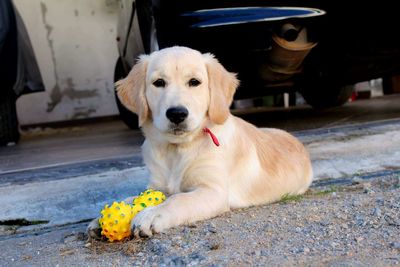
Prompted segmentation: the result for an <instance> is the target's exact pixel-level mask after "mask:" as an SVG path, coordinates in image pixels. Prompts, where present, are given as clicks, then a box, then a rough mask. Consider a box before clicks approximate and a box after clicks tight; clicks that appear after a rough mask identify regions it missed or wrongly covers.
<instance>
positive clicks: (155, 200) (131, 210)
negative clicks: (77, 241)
mask: <svg viewBox="0 0 400 267" xmlns="http://www.w3.org/2000/svg"><path fill="white" fill-rule="evenodd" d="M164 200H165V195H164V194H163V193H162V192H161V191H155V190H153V189H148V190H146V191H144V192H142V193H140V195H139V196H138V197H137V198H135V199H134V200H133V202H132V204H130V203H129V204H127V203H125V202H124V201H121V202H114V203H113V204H112V205H111V206H108V205H105V207H104V209H103V210H102V211H101V218H100V219H99V224H100V227H101V229H102V230H101V234H102V235H103V236H105V237H106V238H107V239H108V241H110V242H114V241H121V240H123V239H125V238H128V237H130V235H131V221H132V219H133V218H134V217H135V216H136V214H138V213H139V212H140V211H142V210H143V209H145V208H146V207H150V206H156V205H158V204H161V203H162V202H163V201H164Z"/></svg>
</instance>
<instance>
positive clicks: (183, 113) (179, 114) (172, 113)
mask: <svg viewBox="0 0 400 267" xmlns="http://www.w3.org/2000/svg"><path fill="white" fill-rule="evenodd" d="M165 115H166V116H167V118H168V119H169V120H170V122H172V123H174V124H176V125H178V124H180V123H181V122H183V121H184V120H185V119H186V118H187V117H188V115H189V111H188V110H187V108H185V107H182V106H178V107H172V108H169V109H167V112H166V114H165Z"/></svg>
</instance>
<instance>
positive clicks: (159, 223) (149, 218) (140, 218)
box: [131, 206, 172, 237]
mask: <svg viewBox="0 0 400 267" xmlns="http://www.w3.org/2000/svg"><path fill="white" fill-rule="evenodd" d="M171 226H172V225H171V219H170V213H169V212H167V211H166V210H165V208H164V207H163V206H155V207H148V208H146V209H144V210H143V211H141V212H139V213H138V214H137V215H136V217H135V218H134V219H133V220H132V223H131V229H132V235H134V236H135V237H149V236H152V235H153V234H154V233H159V232H162V231H163V230H165V229H168V228H170V227H171Z"/></svg>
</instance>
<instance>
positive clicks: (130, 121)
mask: <svg viewBox="0 0 400 267" xmlns="http://www.w3.org/2000/svg"><path fill="white" fill-rule="evenodd" d="M126 75H127V73H126V72H125V70H124V67H123V65H122V61H121V59H120V58H119V59H118V61H117V63H116V64H115V71H114V81H115V82H117V81H118V80H120V79H123V78H125V76H126ZM114 94H115V102H116V103H117V107H118V111H119V117H120V119H121V120H122V121H123V122H124V123H125V124H126V126H128V127H129V128H130V129H138V128H139V121H138V116H137V115H136V114H135V113H133V112H132V111H130V110H129V109H127V108H126V107H125V106H124V105H123V104H122V103H121V101H120V100H119V97H118V95H117V91H116V90H114Z"/></svg>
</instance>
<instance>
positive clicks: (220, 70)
mask: <svg viewBox="0 0 400 267" xmlns="http://www.w3.org/2000/svg"><path fill="white" fill-rule="evenodd" d="M203 56H204V57H205V61H206V65H207V73H208V86H209V89H210V106H209V108H208V116H209V117H210V119H211V121H212V122H214V123H216V124H223V123H224V122H225V121H226V120H227V119H228V116H229V114H230V111H229V107H230V105H231V104H232V100H233V95H234V93H235V91H236V88H237V87H238V85H239V80H238V79H236V74H234V73H231V72H228V71H227V70H226V69H225V68H224V67H223V66H222V65H221V64H220V63H219V62H218V60H217V59H215V57H214V56H213V55H212V54H204V55H203Z"/></svg>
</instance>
